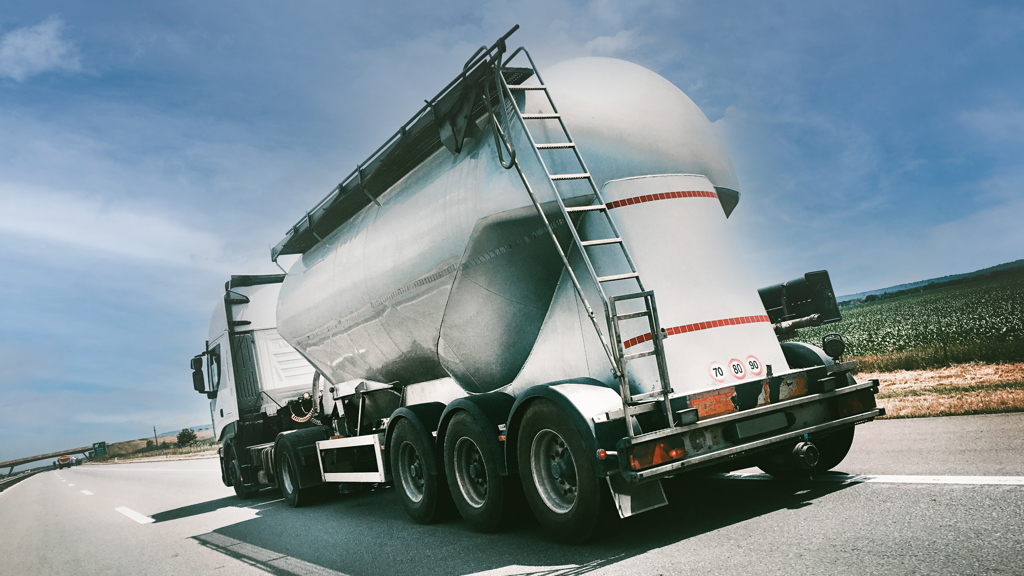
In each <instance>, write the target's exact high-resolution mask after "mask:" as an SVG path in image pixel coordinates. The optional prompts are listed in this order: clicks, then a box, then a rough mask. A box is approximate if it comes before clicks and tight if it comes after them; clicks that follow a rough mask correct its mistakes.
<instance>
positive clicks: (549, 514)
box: [517, 399, 601, 542]
mask: <svg viewBox="0 0 1024 576" xmlns="http://www.w3.org/2000/svg"><path fill="white" fill-rule="evenodd" d="M517 456H518V461H519V473H520V477H521V478H522V483H523V491H524V493H525V495H526V501H527V502H528V503H529V505H530V509H531V510H533V514H534V516H536V517H537V520H538V521H539V522H540V524H541V526H542V527H543V528H544V529H545V530H546V531H548V532H549V533H550V534H551V535H552V536H553V537H554V538H556V539H558V540H561V541H563V542H583V541H584V540H586V539H587V538H589V537H590V536H591V535H592V534H593V532H594V530H595V528H596V527H597V524H598V522H597V520H598V515H599V512H600V508H601V484H600V482H599V479H598V476H597V474H596V472H595V470H594V465H593V462H592V461H591V459H590V457H589V454H587V452H586V447H585V445H584V443H583V437H582V436H581V435H580V433H579V430H577V429H576V427H575V426H574V425H573V424H572V422H571V421H570V420H569V417H568V415H567V414H566V413H565V412H564V411H563V410H562V409H561V408H559V407H558V406H557V405H555V404H554V403H553V402H550V401H548V400H544V399H540V400H537V401H536V402H534V404H533V405H531V406H530V407H529V409H528V410H527V412H526V415H525V416H523V421H522V425H521V428H520V432H519V445H518V447H517Z"/></svg>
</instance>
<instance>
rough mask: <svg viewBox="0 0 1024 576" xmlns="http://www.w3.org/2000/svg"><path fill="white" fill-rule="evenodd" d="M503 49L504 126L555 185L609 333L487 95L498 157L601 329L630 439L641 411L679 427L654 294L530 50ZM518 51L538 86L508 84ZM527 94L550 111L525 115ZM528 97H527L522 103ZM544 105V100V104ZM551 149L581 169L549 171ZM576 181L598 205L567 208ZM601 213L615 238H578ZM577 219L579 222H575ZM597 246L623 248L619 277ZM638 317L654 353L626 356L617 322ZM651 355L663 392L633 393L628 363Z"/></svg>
mask: <svg viewBox="0 0 1024 576" xmlns="http://www.w3.org/2000/svg"><path fill="white" fill-rule="evenodd" d="M502 52H503V50H499V52H498V54H497V55H496V56H495V58H494V63H493V66H494V70H495V78H494V83H495V86H496V89H497V92H498V98H497V100H498V103H499V108H500V112H501V113H503V114H504V119H505V126H506V127H507V128H508V131H509V132H511V128H512V119H511V117H513V116H514V117H515V118H516V119H518V123H519V125H520V126H521V127H522V129H523V132H524V133H525V135H526V137H527V139H528V141H529V143H530V145H531V148H532V149H533V152H534V154H535V156H536V158H537V160H538V161H539V162H540V165H541V167H542V168H543V169H544V173H545V174H546V176H547V181H548V184H550V186H551V190H553V191H554V196H555V200H556V201H557V204H558V208H559V210H560V211H561V214H562V218H563V219H564V221H565V222H566V224H567V226H568V228H569V231H570V232H571V233H572V245H571V246H570V250H571V249H572V247H573V246H574V247H575V248H576V250H577V251H578V252H579V254H580V256H581V257H582V260H583V262H584V263H585V264H586V269H587V273H588V274H589V276H590V280H591V281H592V282H593V284H594V285H595V286H596V287H597V292H598V294H599V295H600V298H601V301H602V303H603V304H604V312H605V320H606V323H607V328H606V330H607V334H606V333H605V331H604V330H602V329H601V325H600V323H599V322H598V319H597V316H596V315H595V313H594V310H593V308H592V307H591V305H590V303H589V302H588V301H587V297H586V294H584V292H583V288H582V287H581V286H580V282H579V279H578V278H577V276H576V274H575V272H573V269H572V266H571V265H570V264H569V258H568V256H567V255H566V251H563V250H562V247H561V245H560V244H559V243H558V238H557V237H556V235H555V231H554V229H553V228H552V226H551V223H550V221H549V220H548V218H547V216H546V215H545V214H544V210H543V208H542V207H541V203H540V201H538V199H537V195H536V193H535V191H534V188H533V186H531V184H530V182H529V181H528V180H527V177H526V174H525V173H524V172H523V169H522V166H521V165H520V163H519V161H518V159H517V158H516V151H515V145H514V143H513V142H512V139H513V136H512V135H511V134H510V133H507V132H506V131H505V130H503V129H502V125H501V124H502V123H501V122H500V121H499V119H498V118H497V116H496V115H495V110H493V109H491V98H490V94H489V93H488V94H487V95H486V97H485V100H486V103H487V106H488V112H489V113H490V118H491V121H492V127H493V130H494V138H495V143H496V145H497V148H498V157H499V160H500V161H501V163H502V166H504V167H505V168H512V167H515V169H516V172H517V173H518V174H519V177H520V179H521V180H522V182H523V185H524V186H525V187H526V191H527V193H529V195H530V200H531V201H532V202H533V205H534V207H536V209H537V213H538V214H540V217H541V220H542V221H543V223H544V227H545V228H547V231H548V233H549V234H550V236H551V239H552V241H553V242H554V245H555V249H556V250H557V251H558V254H559V256H560V257H561V259H562V264H563V265H564V266H565V270H566V272H567V273H568V275H569V278H570V279H571V280H572V285H573V288H574V289H575V290H576V294H577V295H579V297H580V300H581V301H582V303H583V306H584V308H585V309H586V311H587V315H588V316H589V317H590V321H591V322H592V323H593V325H594V329H595V330H596V331H597V336H598V338H599V339H600V341H601V345H602V346H603V348H604V351H605V354H606V355H607V356H608V359H609V361H610V362H611V364H612V374H613V375H614V377H615V378H616V379H617V380H618V382H619V392H620V395H621V397H622V412H623V417H624V418H625V419H626V422H627V425H626V429H627V430H628V431H629V434H630V436H634V435H635V432H634V430H633V426H632V424H631V422H632V420H631V417H632V416H634V415H636V414H640V413H643V412H649V411H653V410H657V408H658V407H664V411H665V417H666V421H667V423H668V426H669V427H672V426H674V425H675V419H674V417H673V410H672V403H671V400H670V395H671V393H672V387H671V385H670V384H669V377H668V366H667V364H666V362H665V349H664V345H663V339H664V338H665V334H664V333H663V332H662V330H661V325H660V323H659V321H658V308H657V304H656V303H655V299H654V292H653V291H651V290H645V289H644V285H643V282H642V281H641V280H640V274H639V273H637V271H636V266H635V265H634V264H633V259H632V258H631V257H630V255H629V251H628V250H627V249H626V244H625V243H624V242H623V240H622V235H621V234H620V233H619V230H618V227H616V226H615V221H614V220H612V218H611V214H609V212H608V206H607V205H606V203H605V201H604V198H602V196H601V192H600V190H599V189H598V186H597V183H596V182H595V181H594V178H593V176H592V175H591V174H590V171H589V170H588V169H587V166H586V163H585V162H584V161H583V156H582V155H581V154H580V151H579V149H578V148H577V147H576V143H575V142H574V141H573V139H572V136H571V135H570V134H569V129H568V128H567V127H566V125H565V122H564V121H563V120H562V116H561V114H559V112H558V109H557V108H556V107H555V103H554V101H553V100H552V99H551V94H550V93H549V92H548V88H547V86H546V85H544V81H543V79H542V78H541V76H540V72H539V71H538V70H537V66H536V65H535V64H534V63H533V58H531V57H530V54H529V52H527V51H526V49H525V48H522V47H520V48H518V49H517V50H516V51H515V52H513V53H512V55H511V56H509V57H508V58H507V59H505V60H504V62H502V61H501V55H502ZM519 53H522V54H523V55H524V56H525V57H526V58H527V59H528V60H529V62H530V67H531V68H532V69H533V74H534V76H535V77H536V78H537V81H538V82H539V85H529V86H526V85H510V84H508V83H507V82H506V79H505V76H504V71H505V69H506V67H507V66H508V63H509V62H511V61H512V60H513V59H514V58H515V57H516V56H517V55H518V54H519ZM488 86H489V82H485V87H488ZM514 91H517V92H524V93H530V92H533V93H540V94H543V96H544V98H545V99H546V104H542V107H547V108H550V111H549V112H541V113H533V114H531V113H526V112H524V111H523V110H520V108H519V105H518V104H517V103H516V99H515V97H514V96H513V92H514ZM526 101H527V98H526V97H525V95H524V97H523V102H524V105H525V102H526ZM542 102H543V100H542ZM531 123H549V124H550V123H557V126H558V129H557V130H554V132H556V133H557V132H560V133H561V139H560V140H562V141H557V142H537V141H536V139H535V138H534V135H533V132H532V131H531V130H530V124H531ZM502 149H504V150H505V152H508V154H509V161H508V162H507V163H506V162H505V160H504V157H503V155H502ZM553 150H571V151H572V152H573V153H574V155H575V159H576V163H578V165H579V169H578V171H576V172H568V173H557V174H553V173H552V172H551V170H550V169H549V168H548V162H546V161H545V159H544V157H545V153H547V152H549V151H553ZM572 181H586V183H587V184H589V186H590V190H591V192H592V194H593V196H594V198H595V199H596V203H592V204H590V205H586V206H566V205H565V202H564V200H563V198H562V192H561V191H560V190H559V184H561V183H565V182H572ZM595 213H596V214H600V215H601V216H603V217H604V220H605V221H606V222H607V224H608V228H609V229H610V230H611V232H612V235H611V236H609V237H607V238H589V239H587V240H583V239H581V237H580V234H579V231H578V230H577V222H582V221H583V216H584V215H586V214H595ZM573 216H575V217H576V218H575V221H574V219H573ZM595 246H616V247H618V248H619V250H621V253H622V256H623V257H624V260H625V262H626V268H625V269H623V270H621V271H618V273H615V274H607V275H604V276H599V275H598V273H597V272H596V270H595V269H594V264H593V262H592V261H591V257H590V254H589V253H588V251H587V250H588V249H589V248H592V247H595ZM622 281H631V282H634V283H635V284H636V287H637V291H636V292H631V293H628V294H622V295H616V296H608V294H607V292H606V291H605V288H604V285H605V284H609V283H612V282H622ZM636 300H639V301H641V302H642V303H643V310H642V311H640V312H629V313H619V312H618V309H619V308H620V307H621V305H622V304H624V303H626V302H629V301H636ZM635 318H646V319H647V323H648V327H649V328H650V335H651V338H650V342H651V344H652V345H653V347H652V349H650V350H646V351H643V352H634V353H630V354H627V353H626V348H625V345H624V343H623V341H622V334H621V330H620V326H619V323H620V322H622V321H625V320H630V319H635ZM647 356H654V357H655V358H656V360H657V365H658V375H659V379H660V380H661V387H660V389H657V390H654V391H652V392H647V393H644V394H637V395H633V394H632V393H631V392H630V389H629V379H628V377H627V375H626V363H627V362H630V361H632V360H637V359H640V358H644V357H647Z"/></svg>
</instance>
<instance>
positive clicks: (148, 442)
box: [146, 440, 153, 450]
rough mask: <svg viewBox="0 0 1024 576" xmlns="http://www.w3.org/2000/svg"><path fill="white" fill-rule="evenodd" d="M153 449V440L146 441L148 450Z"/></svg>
mask: <svg viewBox="0 0 1024 576" xmlns="http://www.w3.org/2000/svg"><path fill="white" fill-rule="evenodd" d="M152 449H153V441H152V440H146V450H152Z"/></svg>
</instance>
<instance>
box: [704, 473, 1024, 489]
mask: <svg viewBox="0 0 1024 576" xmlns="http://www.w3.org/2000/svg"><path fill="white" fill-rule="evenodd" d="M712 477H718V478H727V479H734V480H774V479H775V478H773V477H772V476H769V475H768V474H758V473H744V472H730V473H728V474H715V475H712ZM812 480H813V481H815V482H838V483H840V484H961V485H969V486H1024V476H909V475H903V476H901V475H862V474H823V475H820V476H815V477H813V478H812Z"/></svg>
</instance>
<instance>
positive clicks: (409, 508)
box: [389, 418, 449, 524]
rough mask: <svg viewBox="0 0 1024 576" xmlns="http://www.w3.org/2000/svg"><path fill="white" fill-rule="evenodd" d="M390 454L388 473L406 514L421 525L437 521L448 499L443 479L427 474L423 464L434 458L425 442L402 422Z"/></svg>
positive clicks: (425, 440) (392, 441)
mask: <svg viewBox="0 0 1024 576" xmlns="http://www.w3.org/2000/svg"><path fill="white" fill-rule="evenodd" d="M389 452H390V453H391V473H392V474H393V475H394V477H395V486H396V487H397V488H398V490H397V492H398V494H399V497H400V498H401V499H402V507H403V508H405V511H406V513H408V514H409V516H410V517H411V518H412V519H413V520H415V521H416V522H418V523H420V524H430V523H431V522H436V521H437V520H440V519H441V516H442V515H443V512H444V509H445V508H446V507H447V506H446V505H447V504H448V503H449V502H448V498H449V495H448V491H447V490H445V489H444V478H443V477H442V478H438V475H437V474H431V473H430V472H428V471H427V467H426V462H427V460H428V459H430V458H433V457H434V451H433V450H431V449H430V445H429V444H428V443H427V439H425V438H423V435H422V434H420V433H419V431H418V430H417V429H416V427H415V426H414V425H413V424H412V422H409V421H408V420H406V419H404V418H403V419H402V420H401V421H399V422H398V424H396V425H395V432H394V434H393V435H392V437H391V446H390V450H389Z"/></svg>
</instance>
